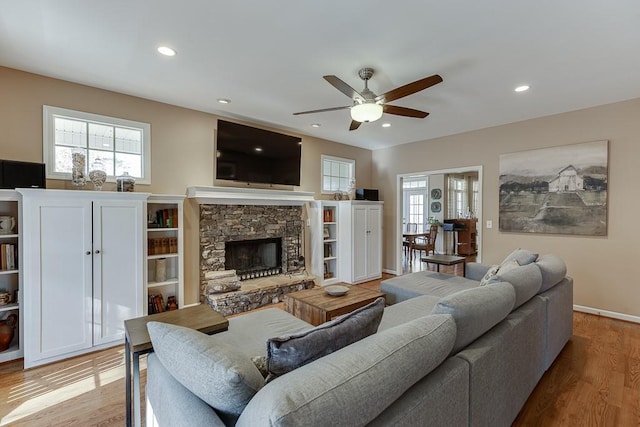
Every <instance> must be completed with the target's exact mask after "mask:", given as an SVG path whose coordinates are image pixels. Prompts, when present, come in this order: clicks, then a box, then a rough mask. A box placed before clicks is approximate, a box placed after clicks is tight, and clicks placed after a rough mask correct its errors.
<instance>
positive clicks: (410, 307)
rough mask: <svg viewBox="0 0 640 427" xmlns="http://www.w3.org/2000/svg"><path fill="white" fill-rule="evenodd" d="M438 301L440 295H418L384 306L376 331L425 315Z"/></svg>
mask: <svg viewBox="0 0 640 427" xmlns="http://www.w3.org/2000/svg"><path fill="white" fill-rule="evenodd" d="M438 301H440V297H433V296H431V295H420V296H419V297H415V298H411V299H408V300H406V301H402V302H399V303H398V304H393V305H389V306H387V307H385V308H384V314H383V315H382V320H381V321H380V326H378V332H380V331H384V330H385V329H389V328H393V327H395V326H398V325H401V324H403V323H407V322H409V321H410V320H415V319H417V318H419V317H423V316H426V315H427V314H429V313H431V310H433V307H435V306H436V304H438Z"/></svg>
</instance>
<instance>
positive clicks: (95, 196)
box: [17, 189, 149, 368]
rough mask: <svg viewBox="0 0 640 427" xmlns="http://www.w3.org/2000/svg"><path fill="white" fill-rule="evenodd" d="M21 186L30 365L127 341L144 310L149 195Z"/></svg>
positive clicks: (24, 303) (26, 362)
mask: <svg viewBox="0 0 640 427" xmlns="http://www.w3.org/2000/svg"><path fill="white" fill-rule="evenodd" d="M17 191H19V192H20V193H21V194H22V207H23V215H22V229H21V230H22V242H23V244H22V246H23V248H22V249H23V250H22V254H23V261H22V266H23V271H24V273H23V280H22V282H23V283H24V285H23V301H22V310H24V313H25V314H24V316H23V318H24V320H23V327H24V333H23V337H24V343H23V344H24V346H23V348H24V366H25V368H29V367H33V366H37V365H41V364H44V363H49V362H53V361H56V360H60V359H64V358H67V357H70V356H75V355H78V354H82V353H86V352H89V351H93V350H98V349H101V348H106V347H109V346H111V345H114V344H119V343H122V340H123V338H124V320H125V319H129V318H133V317H138V316H141V315H142V314H143V289H144V284H145V283H144V277H145V272H144V262H145V260H146V258H145V252H146V240H145V238H144V237H145V226H146V225H145V218H146V211H145V200H146V199H147V197H148V196H149V194H147V193H116V192H99V191H73V190H40V189H19V190H17Z"/></svg>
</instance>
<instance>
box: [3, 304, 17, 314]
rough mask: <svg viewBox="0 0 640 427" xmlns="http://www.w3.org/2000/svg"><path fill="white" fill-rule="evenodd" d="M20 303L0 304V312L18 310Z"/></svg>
mask: <svg viewBox="0 0 640 427" xmlns="http://www.w3.org/2000/svg"><path fill="white" fill-rule="evenodd" d="M19 309H20V304H18V303H15V302H12V303H11V304H5V305H0V313H2V312H3V311H11V310H19Z"/></svg>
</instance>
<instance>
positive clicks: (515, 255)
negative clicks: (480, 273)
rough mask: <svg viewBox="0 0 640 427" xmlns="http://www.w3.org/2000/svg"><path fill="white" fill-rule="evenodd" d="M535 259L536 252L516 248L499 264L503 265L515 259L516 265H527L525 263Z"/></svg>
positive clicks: (536, 257) (536, 256)
mask: <svg viewBox="0 0 640 427" xmlns="http://www.w3.org/2000/svg"><path fill="white" fill-rule="evenodd" d="M537 259H538V254H537V253H534V252H531V251H529V250H526V249H520V248H518V249H516V250H514V251H513V252H511V253H510V254H509V255H507V257H506V258H505V259H504V260H503V261H502V262H501V263H500V265H505V264H507V263H509V262H510V261H513V260H516V261H517V262H518V265H527V264H531V263H532V262H534V261H535V260H537Z"/></svg>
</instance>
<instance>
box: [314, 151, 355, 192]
mask: <svg viewBox="0 0 640 427" xmlns="http://www.w3.org/2000/svg"><path fill="white" fill-rule="evenodd" d="M355 171H356V161H355V160H350V159H342V158H340V157H332V156H326V155H324V154H323V155H322V193H323V194H329V193H336V192H338V191H349V190H350V186H351V184H352V182H355Z"/></svg>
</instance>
